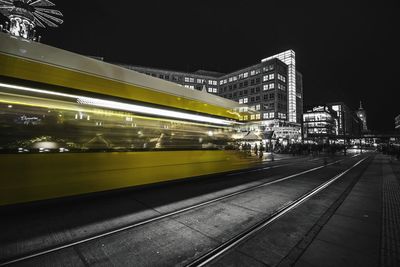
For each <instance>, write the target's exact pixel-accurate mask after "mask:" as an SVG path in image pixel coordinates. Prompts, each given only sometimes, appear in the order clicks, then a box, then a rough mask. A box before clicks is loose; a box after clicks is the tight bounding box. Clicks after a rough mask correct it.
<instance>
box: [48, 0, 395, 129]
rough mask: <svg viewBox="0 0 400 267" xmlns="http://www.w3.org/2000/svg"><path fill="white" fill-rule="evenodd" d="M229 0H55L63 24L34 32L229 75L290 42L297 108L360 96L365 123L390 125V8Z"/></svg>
mask: <svg viewBox="0 0 400 267" xmlns="http://www.w3.org/2000/svg"><path fill="white" fill-rule="evenodd" d="M235 2H236V1H165V0H160V1H156V0H147V1H126V0H114V1H101V0H98V1H82V0H80V1H72V0H69V1H60V0H58V1H57V0H54V3H55V4H56V5H57V8H58V9H59V10H60V11H62V12H63V13H64V20H65V22H64V24H63V25H61V27H60V28H58V29H51V30H49V31H47V32H43V31H42V34H43V39H42V40H43V42H44V43H47V44H50V45H54V46H57V47H60V48H64V49H66V50H70V51H75V52H78V53H82V54H86V55H96V56H102V57H104V58H105V60H106V61H111V62H123V63H130V64H134V65H142V66H150V67H159V68H167V69H176V70H182V71H195V70H197V69H206V70H215V71H220V72H231V71H233V70H236V69H240V68H242V67H246V66H249V65H252V64H256V63H258V62H259V61H260V60H261V59H262V58H264V57H267V56H270V55H273V54H276V53H279V52H282V51H284V50H286V49H293V50H295V52H296V59H297V69H298V70H299V71H300V72H302V73H303V78H304V101H305V104H306V105H313V104H318V103H326V102H333V101H344V102H346V103H347V104H348V105H349V106H351V107H353V108H357V107H358V103H359V100H362V101H363V104H364V107H365V109H366V110H367V115H368V126H369V128H372V129H373V130H379V131H381V130H393V128H394V117H395V116H396V115H398V114H400V104H399V95H400V94H398V93H397V92H398V91H399V88H398V84H397V83H396V80H398V77H397V75H400V72H399V68H400V67H399V63H400V56H399V51H398V49H399V48H400V41H399V40H398V39H399V38H398V36H399V33H400V31H399V30H400V29H399V28H400V27H399V26H398V25H400V23H399V21H398V19H397V18H398V14H399V11H400V9H399V8H397V7H395V5H394V4H392V3H388V2H386V3H383V1H375V5H372V4H365V3H364V2H367V1H350V0H348V1H342V2H341V1H293V3H298V4H295V5H292V4H291V3H290V2H289V1H282V0H281V1H265V0H264V1H238V3H235ZM300 2H301V3H300ZM328 2H329V3H330V4H328ZM396 16H397V17H396Z"/></svg>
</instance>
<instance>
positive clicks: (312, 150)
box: [239, 142, 344, 157]
mask: <svg viewBox="0 0 400 267" xmlns="http://www.w3.org/2000/svg"><path fill="white" fill-rule="evenodd" d="M239 149H240V150H242V151H245V152H247V153H248V154H254V155H256V156H260V157H262V153H264V152H272V153H282V154H292V155H293V156H296V155H319V154H321V153H325V154H326V153H327V154H335V153H337V152H343V149H344V146H343V145H338V144H323V145H322V144H302V143H295V144H289V145H286V146H283V145H280V144H275V146H272V145H269V144H267V145H264V144H263V142H260V143H259V144H258V143H253V144H251V143H246V142H245V143H242V144H240V146H239Z"/></svg>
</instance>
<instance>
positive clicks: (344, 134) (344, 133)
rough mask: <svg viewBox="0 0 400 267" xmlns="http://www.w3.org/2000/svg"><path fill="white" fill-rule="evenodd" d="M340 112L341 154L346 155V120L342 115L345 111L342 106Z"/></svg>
mask: <svg viewBox="0 0 400 267" xmlns="http://www.w3.org/2000/svg"><path fill="white" fill-rule="evenodd" d="M341 113H342V127H343V143H344V149H343V155H344V156H346V155H347V151H346V120H345V117H344V116H345V114H346V112H344V110H343V106H342V107H341Z"/></svg>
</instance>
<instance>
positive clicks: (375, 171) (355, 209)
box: [295, 155, 400, 266]
mask: <svg viewBox="0 0 400 267" xmlns="http://www.w3.org/2000/svg"><path fill="white" fill-rule="evenodd" d="M398 165H399V163H398V162H392V160H391V159H390V157H388V156H383V155H378V156H376V157H375V159H374V161H373V162H372V163H371V164H370V165H369V167H368V169H367V170H366V171H365V173H364V175H363V176H362V177H361V179H360V180H359V181H358V183H357V184H356V185H355V186H354V188H353V190H352V191H351V192H350V194H349V195H348V196H347V198H346V199H345V200H344V202H343V203H342V205H340V207H339V208H338V209H337V210H336V211H335V213H334V214H333V216H332V217H331V218H330V219H329V221H328V222H327V223H326V224H325V225H324V226H323V227H322V229H321V231H320V232H319V233H318V234H317V236H316V237H315V239H314V240H313V241H312V243H311V244H310V245H309V246H308V247H307V249H306V250H305V252H304V253H303V255H301V257H300V259H299V260H298V261H297V263H296V265H295V266H400V232H399V230H400V187H399V180H400V177H399V176H397V177H396V175H395V171H397V170H398Z"/></svg>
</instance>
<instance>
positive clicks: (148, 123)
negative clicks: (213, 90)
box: [0, 33, 254, 206]
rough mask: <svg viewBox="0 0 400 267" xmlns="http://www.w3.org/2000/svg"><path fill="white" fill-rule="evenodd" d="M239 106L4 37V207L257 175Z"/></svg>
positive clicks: (0, 127) (0, 100)
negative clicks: (241, 130)
mask: <svg viewBox="0 0 400 267" xmlns="http://www.w3.org/2000/svg"><path fill="white" fill-rule="evenodd" d="M237 105H238V104H237V103H236V102H233V101H230V100H227V99H223V98H220V97H217V96H214V95H211V94H208V93H206V92H202V91H197V90H189V89H187V88H184V87H182V86H180V85H177V84H174V83H171V82H168V81H164V80H160V79H157V78H153V77H149V76H147V75H144V74H140V73H137V72H135V71H132V70H128V69H124V68H122V67H119V66H116V65H112V64H108V63H105V62H103V61H99V60H96V59H93V58H89V57H85V56H81V55H78V54H75V53H71V52H68V51H65V50H62V49H58V48H55V47H51V46H47V45H44V44H41V43H37V42H30V41H27V40H23V39H19V38H16V37H12V36H9V35H6V34H4V33H0V167H1V172H0V206H3V205H10V204H16V203H25V202H31V201H37V200H44V199H52V198H59V197H66V196H73V195H80V194H87V193H93V192H100V191H107V190H113V189H120V188H126V187H132V186H138V185H146V184H152V183H159V182H164V181H170V180H175V179H181V178H187V177H193V176H201V175H206V174H211V173H219V172H226V171H232V170H237V169H243V168H249V167H251V166H252V165H253V164H254V162H253V161H252V160H250V159H249V158H246V157H245V156H244V155H242V154H241V153H239V152H238V151H236V150H234V149H233V148H234V140H233V138H232V136H233V134H235V131H236V126H237V125H238V124H240V122H239V116H240V114H239V113H238V112H237V110H236V108H237Z"/></svg>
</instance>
